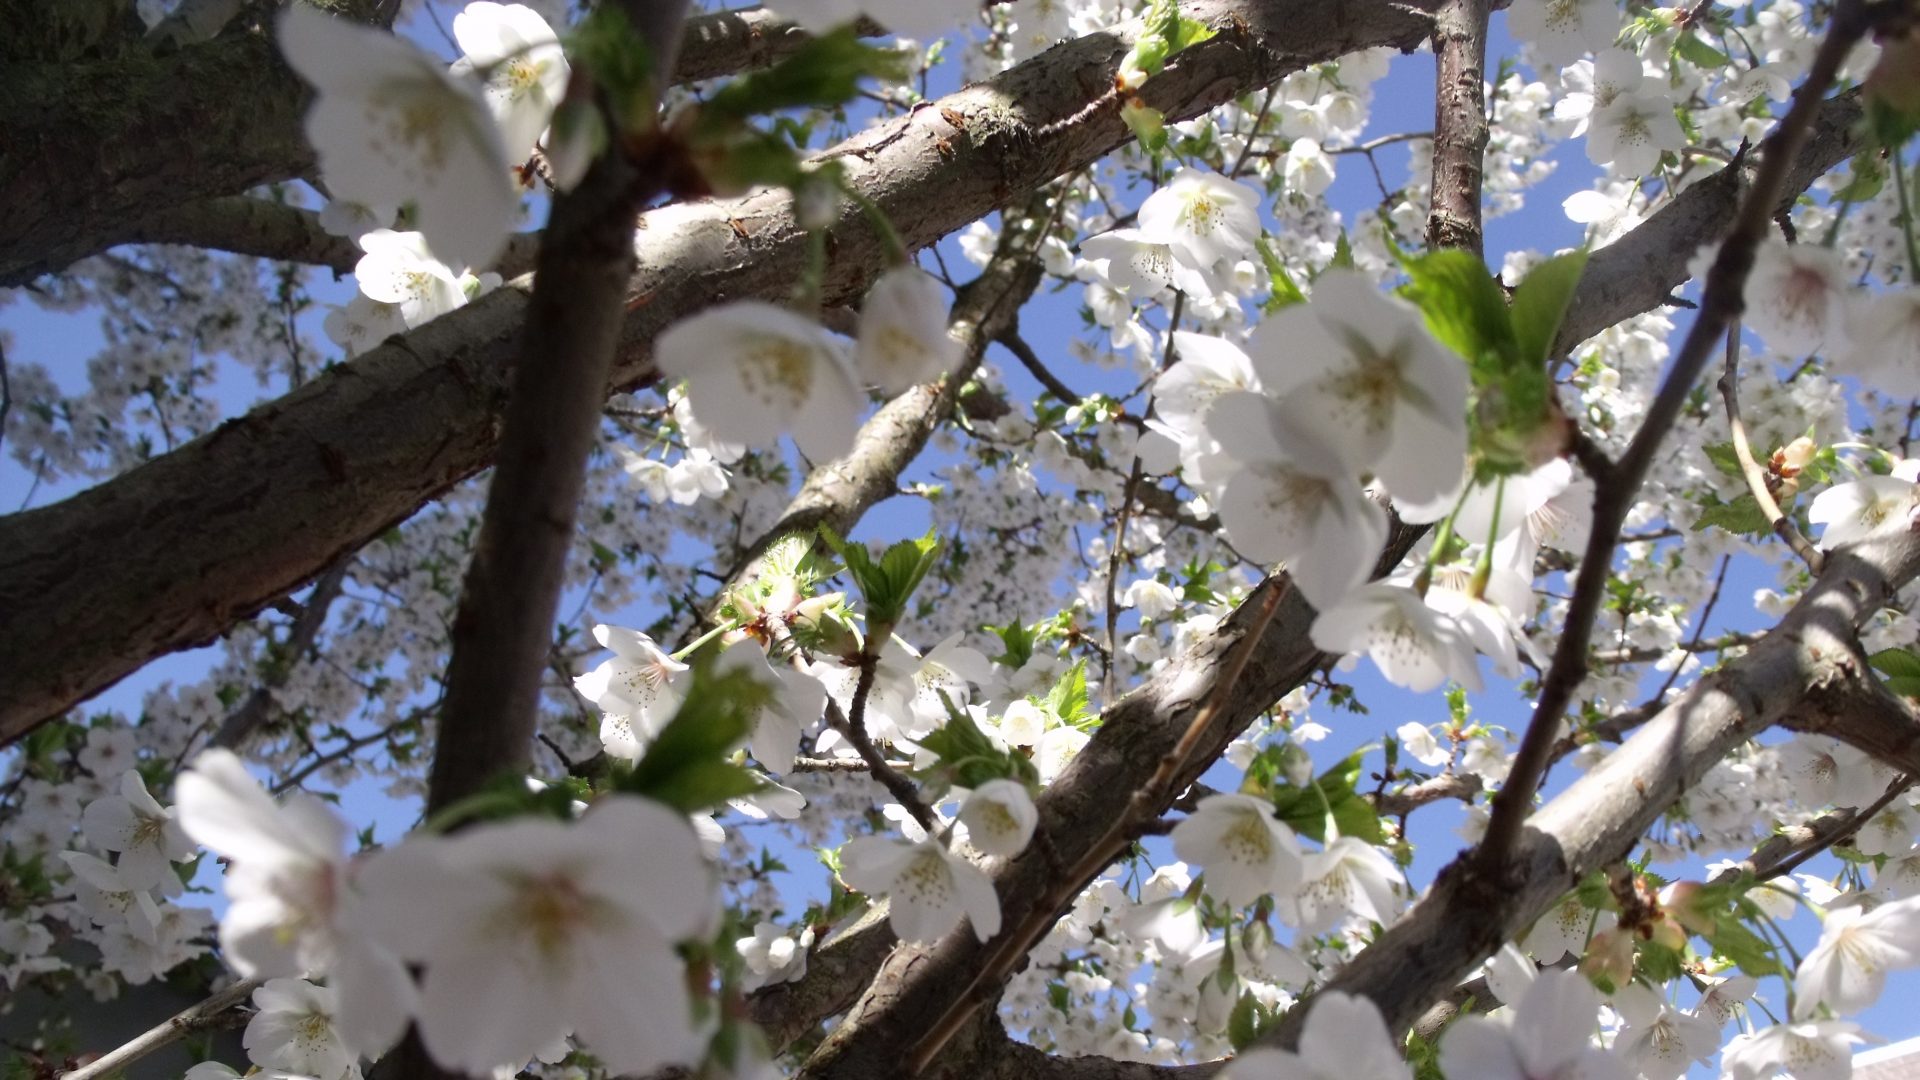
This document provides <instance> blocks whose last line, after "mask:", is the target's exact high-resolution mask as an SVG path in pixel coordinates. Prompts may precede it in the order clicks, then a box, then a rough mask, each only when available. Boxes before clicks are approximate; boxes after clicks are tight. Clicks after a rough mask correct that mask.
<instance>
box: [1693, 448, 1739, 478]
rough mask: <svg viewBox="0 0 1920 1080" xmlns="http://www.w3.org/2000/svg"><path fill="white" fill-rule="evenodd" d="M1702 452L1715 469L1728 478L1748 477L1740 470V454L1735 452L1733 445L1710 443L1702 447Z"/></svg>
mask: <svg viewBox="0 0 1920 1080" xmlns="http://www.w3.org/2000/svg"><path fill="white" fill-rule="evenodd" d="M1700 450H1701V452H1702V453H1704V454H1706V455H1707V460H1708V461H1711V462H1713V467H1714V468H1716V469H1719V470H1720V471H1721V472H1723V473H1726V474H1727V475H1728V476H1733V477H1739V476H1744V475H1746V474H1745V473H1744V472H1743V471H1742V470H1741V468H1740V454H1739V452H1737V451H1736V450H1734V448H1733V444H1732V443H1730V442H1723V443H1708V444H1707V445H1705V446H1702V447H1701V448H1700Z"/></svg>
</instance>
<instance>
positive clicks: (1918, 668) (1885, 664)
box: [1867, 649, 1920, 679]
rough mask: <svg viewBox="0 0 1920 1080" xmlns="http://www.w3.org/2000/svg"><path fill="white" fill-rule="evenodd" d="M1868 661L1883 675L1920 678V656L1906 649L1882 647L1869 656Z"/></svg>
mask: <svg viewBox="0 0 1920 1080" xmlns="http://www.w3.org/2000/svg"><path fill="white" fill-rule="evenodd" d="M1867 662H1868V663H1870V664H1872V665H1873V669H1874V670H1875V671H1878V672H1880V673H1881V674H1882V675H1894V676H1899V677H1902V678H1909V679H1920V656H1915V655H1914V654H1913V653H1910V652H1908V651H1907V650H1905V649H1881V650H1880V651H1879V652H1877V653H1874V654H1873V655H1872V656H1869V657H1867Z"/></svg>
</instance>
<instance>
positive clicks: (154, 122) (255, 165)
mask: <svg viewBox="0 0 1920 1080" xmlns="http://www.w3.org/2000/svg"><path fill="white" fill-rule="evenodd" d="M71 2H73V0H64V2H63V3H61V4H55V5H51V6H52V7H54V8H60V7H64V6H66V4H67V3H71ZM129 6H130V5H129ZM364 6H366V7H368V8H373V7H375V6H376V5H375V4H373V3H371V2H368V3H366V4H365V5H364ZM100 7H102V5H101V4H99V3H97V2H96V3H94V4H92V8H100ZM254 7H255V10H256V12H257V14H255V15H252V16H242V18H241V19H240V20H239V21H238V22H236V23H234V24H233V25H230V26H228V27H227V29H226V30H225V31H224V32H223V33H222V34H221V35H220V36H219V37H217V38H214V39H213V40H211V41H205V42H199V43H196V44H191V45H187V46H185V47H183V48H179V49H173V50H168V49H161V48H156V47H151V46H144V47H138V48H132V49H128V50H126V51H125V52H124V53H123V54H120V55H115V56H111V57H109V58H106V59H99V60H93V61H89V62H83V63H72V62H70V61H66V60H61V61H56V60H54V59H52V58H50V57H49V56H47V55H46V54H40V55H39V56H36V57H33V58H31V59H23V60H22V61H21V62H20V63H17V64H12V65H10V66H9V69H8V71H7V78H6V79H4V80H0V286H14V285H24V284H26V283H27V282H29V281H32V280H33V279H34V278H36V277H38V276H40V275H41V274H48V273H54V272H56V271H58V270H61V269H63V268H64V267H66V266H67V265H69V264H71V263H72V262H73V261H75V260H76V259H81V258H85V257H86V256H88V255H93V254H97V253H99V252H102V251H105V250H107V249H108V248H110V247H113V246H115V245H117V244H128V243H147V242H162V243H195V242H197V241H196V240H195V239H194V237H193V234H191V233H187V234H184V235H182V234H181V232H180V226H181V224H182V223H183V222H182V221H176V220H174V219H173V218H172V217H171V214H172V213H173V212H175V211H179V212H181V213H182V214H184V215H185V218H184V219H183V220H184V222H185V223H192V222H194V221H195V219H196V218H198V217H200V216H201V215H203V214H204V213H205V211H203V210H196V209H195V208H196V207H200V206H202V205H203V204H206V203H207V202H208V201H209V200H214V199H220V198H223V197H227V196H237V195H240V194H241V193H243V192H245V191H247V190H248V189H250V188H253V187H255V186H257V185H260V184H265V183H272V182H276V181H281V180H289V179H293V178H296V177H304V176H308V175H310V173H311V172H312V170H313V167H314V161H313V152H312V151H311V150H310V149H309V148H308V147H307V143H306V137H305V135H304V134H303V132H302V126H301V118H302V116H303V115H304V114H305V112H306V107H307V102H308V101H309V100H311V99H310V96H309V95H310V91H309V90H308V88H307V87H306V85H305V84H304V83H302V82H301V81H300V79H299V78H298V77H296V76H295V75H294V74H293V72H292V71H290V70H288V68H287V67H286V65H285V64H283V63H282V62H281V61H280V56H279V53H278V51H277V49H276V48H275V46H274V44H273V34H272V28H271V26H270V25H269V23H270V18H269V17H270V16H271V15H272V14H273V13H274V11H275V10H277V9H276V7H275V6H274V5H272V4H259V5H254ZM89 10H91V8H90V9H89ZM861 29H862V30H863V31H864V32H867V33H878V32H879V27H877V26H873V25H871V24H870V23H864V24H862V27H861ZM682 40H683V44H682V46H681V53H680V61H679V63H678V64H677V65H676V67H675V71H674V77H675V81H678V82H689V81H694V80H699V79H712V78H717V77H719V76H723V75H731V74H734V73H737V72H740V71H745V70H749V69H752V68H755V67H760V66H764V65H766V64H770V63H773V62H774V61H776V60H778V59H780V58H782V57H784V56H787V55H790V54H791V53H792V52H793V51H794V50H795V49H797V48H799V47H800V45H801V44H803V43H805V41H806V40H807V38H806V35H805V34H804V33H801V32H800V31H799V30H797V29H795V28H794V27H793V26H792V25H791V24H789V23H785V22H782V21H781V20H780V19H779V18H778V17H777V16H776V15H774V14H773V13H772V12H769V11H767V10H765V9H763V8H754V9H750V10H746V11H724V12H718V13H715V14H709V15H699V16H695V17H693V18H691V19H688V20H687V22H686V33H685V37H684V38H683V39H682ZM236 87H241V88H244V92H240V93H236V92H235V88H236ZM201 224H203V225H204V224H206V223H205V222H201ZM156 233H158V234H160V235H154V234H156ZM240 243H243V244H244V241H240ZM343 243H344V241H343ZM207 246H211V247H218V248H221V249H223V250H240V251H241V252H242V253H244V254H262V255H268V254H271V252H255V251H251V250H248V248H247V247H244V246H243V247H240V248H229V247H227V246H226V245H225V244H220V243H215V244H210V245H207ZM349 247H351V245H349ZM336 257H337V253H336ZM298 261H301V262H308V261H312V262H316V263H319V262H323V261H324V262H325V264H326V265H333V266H335V267H336V268H338V263H337V262H336V261H335V260H334V259H328V260H318V259H311V260H310V259H299V260H298ZM347 265H348V266H349V267H350V266H351V265H352V261H351V260H350V259H349V260H348V261H347Z"/></svg>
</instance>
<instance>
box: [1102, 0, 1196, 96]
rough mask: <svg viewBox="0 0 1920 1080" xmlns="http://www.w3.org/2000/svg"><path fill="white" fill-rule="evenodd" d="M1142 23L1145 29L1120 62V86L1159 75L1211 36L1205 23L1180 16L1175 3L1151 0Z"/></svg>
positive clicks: (1129, 85) (1173, 1) (1128, 85)
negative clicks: (1180, 56)
mask: <svg viewBox="0 0 1920 1080" xmlns="http://www.w3.org/2000/svg"><path fill="white" fill-rule="evenodd" d="M1143 21H1144V22H1145V23H1146V26H1145V28H1144V29H1143V30H1142V31H1141V34H1140V36H1139V37H1138V38H1136V39H1135V40H1134V43H1133V47H1132V48H1131V49H1129V50H1127V55H1126V56H1125V58H1123V59H1122V60H1121V61H1120V71H1119V75H1118V78H1119V80H1120V82H1121V84H1122V85H1123V86H1127V87H1131V86H1133V85H1136V84H1137V82H1138V80H1139V79H1140V78H1142V77H1144V76H1147V75H1158V74H1160V72H1161V70H1162V69H1163V68H1165V67H1166V66H1167V61H1168V60H1171V59H1173V58H1174V56H1175V55H1177V54H1178V53H1179V52H1180V50H1182V49H1185V48H1186V47H1187V46H1189V45H1197V44H1199V43H1200V42H1202V41H1205V40H1207V39H1208V38H1210V37H1212V36H1213V31H1212V30H1211V29H1209V28H1208V27H1207V25H1206V24H1205V23H1202V22H1200V21H1199V20H1197V19H1191V18H1188V17H1187V16H1184V15H1182V14H1180V5H1179V4H1178V3H1176V2H1175V0H1151V3H1149V4H1148V6H1147V10H1146V13H1145V16H1144V20H1143Z"/></svg>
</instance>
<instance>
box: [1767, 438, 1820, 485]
mask: <svg viewBox="0 0 1920 1080" xmlns="http://www.w3.org/2000/svg"><path fill="white" fill-rule="evenodd" d="M1819 452H1820V444H1819V443H1816V442H1814V441H1813V440H1812V439H1809V438H1807V437H1806V436H1805V435H1802V436H1800V437H1799V438H1797V439H1795V440H1793V441H1792V442H1790V443H1788V444H1787V445H1785V446H1783V447H1781V448H1780V449H1778V450H1775V451H1774V452H1773V461H1772V462H1771V463H1770V464H1771V466H1772V468H1773V472H1774V474H1775V475H1776V476H1798V475H1800V470H1801V469H1804V468H1806V467H1807V463H1808V462H1810V461H1812V460H1813V456H1814V455H1815V454H1817V453H1819Z"/></svg>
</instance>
